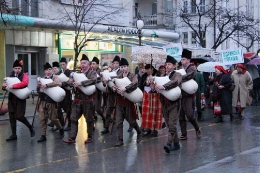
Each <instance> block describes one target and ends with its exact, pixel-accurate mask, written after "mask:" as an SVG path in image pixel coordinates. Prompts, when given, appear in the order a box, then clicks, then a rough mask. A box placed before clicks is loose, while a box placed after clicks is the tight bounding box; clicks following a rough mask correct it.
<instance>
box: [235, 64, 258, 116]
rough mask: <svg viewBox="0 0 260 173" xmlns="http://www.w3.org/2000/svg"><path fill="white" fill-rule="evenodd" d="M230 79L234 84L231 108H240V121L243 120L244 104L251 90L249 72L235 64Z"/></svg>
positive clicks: (251, 84)
mask: <svg viewBox="0 0 260 173" xmlns="http://www.w3.org/2000/svg"><path fill="white" fill-rule="evenodd" d="M231 78H232V80H233V82H234V84H235V86H236V87H235V89H234V91H233V96H232V106H233V107H239V108H240V111H241V113H240V115H239V117H240V119H241V120H243V119H244V111H245V108H246V102H247V99H248V97H249V93H250V90H252V89H253V81H252V77H251V75H250V74H249V72H248V71H247V70H246V67H245V66H244V65H243V64H237V66H236V70H234V71H233V73H232V75H231Z"/></svg>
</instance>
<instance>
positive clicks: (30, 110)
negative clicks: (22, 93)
mask: <svg viewBox="0 0 260 173" xmlns="http://www.w3.org/2000/svg"><path fill="white" fill-rule="evenodd" d="M37 99H38V96H35V97H34V101H33V99H32V96H31V95H30V98H28V99H26V112H25V117H32V116H33V114H34V111H35V107H36V103H37ZM2 101H3V98H1V102H0V106H1V104H2ZM7 102H8V97H6V98H5V100H4V104H7ZM33 102H34V103H33ZM36 115H38V114H37V112H36ZM3 120H9V115H8V112H7V113H6V114H4V115H0V121H3Z"/></svg>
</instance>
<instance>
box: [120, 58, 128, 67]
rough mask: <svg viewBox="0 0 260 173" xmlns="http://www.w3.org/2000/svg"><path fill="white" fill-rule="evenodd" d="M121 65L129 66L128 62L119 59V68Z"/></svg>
mask: <svg viewBox="0 0 260 173" xmlns="http://www.w3.org/2000/svg"><path fill="white" fill-rule="evenodd" d="M122 65H129V64H128V61H127V60H126V59H125V58H121V61H120V66H122Z"/></svg>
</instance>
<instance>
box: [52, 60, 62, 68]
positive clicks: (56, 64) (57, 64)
mask: <svg viewBox="0 0 260 173" xmlns="http://www.w3.org/2000/svg"><path fill="white" fill-rule="evenodd" d="M52 67H58V68H60V64H59V62H57V61H54V62H52Z"/></svg>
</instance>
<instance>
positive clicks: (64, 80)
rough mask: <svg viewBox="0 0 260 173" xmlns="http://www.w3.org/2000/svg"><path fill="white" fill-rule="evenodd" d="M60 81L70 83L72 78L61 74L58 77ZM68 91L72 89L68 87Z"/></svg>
mask: <svg viewBox="0 0 260 173" xmlns="http://www.w3.org/2000/svg"><path fill="white" fill-rule="evenodd" d="M57 77H58V79H59V81H60V82H61V83H62V82H68V81H69V80H70V78H68V77H67V76H66V75H65V74H64V73H61V74H60V75H57ZM65 89H66V90H72V87H70V86H67V87H65Z"/></svg>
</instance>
